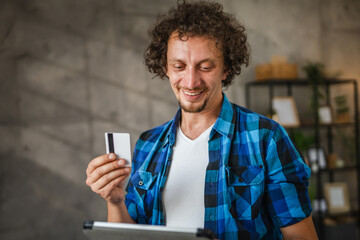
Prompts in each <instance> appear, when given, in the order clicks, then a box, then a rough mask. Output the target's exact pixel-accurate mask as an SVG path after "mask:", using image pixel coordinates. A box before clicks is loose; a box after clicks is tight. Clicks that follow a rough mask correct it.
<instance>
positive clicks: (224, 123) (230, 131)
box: [163, 93, 236, 146]
mask: <svg viewBox="0 0 360 240" xmlns="http://www.w3.org/2000/svg"><path fill="white" fill-rule="evenodd" d="M180 119H181V108H179V109H178V111H177V113H176V114H175V117H174V118H173V120H172V121H171V125H170V128H169V131H168V133H167V136H166V138H165V141H164V145H163V146H165V145H167V144H168V143H170V145H171V146H173V145H174V143H175V139H176V131H177V128H178V126H179V124H180ZM235 121H236V114H234V107H233V106H232V104H231V102H230V101H229V99H228V98H227V97H226V95H225V94H224V93H223V102H222V107H221V111H220V115H219V116H218V118H217V120H216V122H215V124H214V127H213V129H212V131H211V133H210V139H211V138H212V137H213V136H214V134H215V133H216V132H218V133H220V134H221V135H223V136H226V137H228V138H229V140H231V139H232V138H233V135H234V126H235Z"/></svg>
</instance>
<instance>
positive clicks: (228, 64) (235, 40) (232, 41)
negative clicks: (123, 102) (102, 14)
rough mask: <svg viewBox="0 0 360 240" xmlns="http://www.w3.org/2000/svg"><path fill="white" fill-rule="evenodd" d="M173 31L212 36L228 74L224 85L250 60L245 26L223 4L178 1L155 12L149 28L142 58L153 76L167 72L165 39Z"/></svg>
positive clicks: (163, 74) (189, 34)
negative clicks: (166, 10)
mask: <svg viewBox="0 0 360 240" xmlns="http://www.w3.org/2000/svg"><path fill="white" fill-rule="evenodd" d="M174 31H176V32H178V34H179V38H182V37H184V36H185V37H193V36H205V37H209V38H211V39H214V40H215V42H216V46H217V47H218V48H219V49H220V50H221V51H222V53H223V57H224V66H225V71H226V72H227V78H226V79H225V80H224V81H223V82H222V86H223V87H227V86H228V85H230V84H231V83H232V81H233V79H234V76H235V75H239V74H240V73H241V68H242V66H243V65H245V66H248V64H249V55H250V54H249V46H248V43H247V36H246V33H245V28H244V26H242V25H241V24H240V23H239V22H238V21H237V20H236V19H235V17H234V16H232V15H230V14H227V13H225V12H224V11H223V6H222V5H221V4H219V3H214V2H205V1H200V2H192V3H190V2H187V1H182V2H178V4H177V7H176V8H171V9H170V10H169V12H168V13H167V14H164V15H160V16H158V19H157V23H156V25H155V26H154V27H153V28H152V29H151V30H150V31H149V35H150V37H151V42H150V44H149V46H148V47H147V49H146V51H145V53H144V58H145V64H146V66H147V67H148V69H149V71H150V72H152V73H155V76H159V77H160V78H164V77H165V76H166V61H167V59H166V54H167V45H168V40H169V37H170V36H171V34H172V33H173V32H174Z"/></svg>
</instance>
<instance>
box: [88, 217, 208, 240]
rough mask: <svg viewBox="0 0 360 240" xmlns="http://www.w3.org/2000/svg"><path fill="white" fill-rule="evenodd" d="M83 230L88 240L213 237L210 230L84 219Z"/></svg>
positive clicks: (198, 239)
mask: <svg viewBox="0 0 360 240" xmlns="http://www.w3.org/2000/svg"><path fill="white" fill-rule="evenodd" d="M83 232H84V234H85V235H86V237H87V238H88V239H90V240H168V239H171V240H201V239H214V236H213V234H212V232H211V231H209V230H204V229H184V228H173V227H165V226H154V225H144V224H127V223H109V222H100V221H86V222H85V223H84V225H83Z"/></svg>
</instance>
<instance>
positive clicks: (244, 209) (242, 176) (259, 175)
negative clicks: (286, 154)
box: [226, 165, 265, 220]
mask: <svg viewBox="0 0 360 240" xmlns="http://www.w3.org/2000/svg"><path fill="white" fill-rule="evenodd" d="M226 173H227V184H228V197H229V199H228V201H229V202H228V203H229V207H230V209H229V210H230V214H231V215H232V216H233V217H234V218H235V219H240V220H252V219H255V218H256V217H258V215H259V213H260V208H261V204H262V197H263V194H264V184H265V183H264V181H265V177H264V169H263V166H261V165H250V166H239V167H227V168H226Z"/></svg>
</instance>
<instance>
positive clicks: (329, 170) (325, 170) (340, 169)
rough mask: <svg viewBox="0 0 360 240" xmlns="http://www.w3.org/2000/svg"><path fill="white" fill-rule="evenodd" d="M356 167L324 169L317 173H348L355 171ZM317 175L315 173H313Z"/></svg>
mask: <svg viewBox="0 0 360 240" xmlns="http://www.w3.org/2000/svg"><path fill="white" fill-rule="evenodd" d="M356 169H357V166H355V165H354V166H345V167H341V168H325V169H320V170H319V171H320V172H321V173H325V172H326V173H327V172H344V171H350V170H356ZM314 174H317V173H314Z"/></svg>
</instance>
